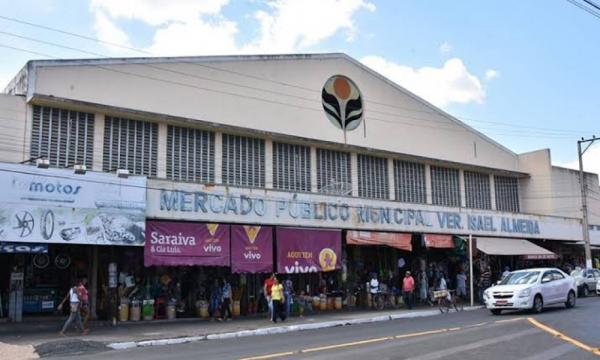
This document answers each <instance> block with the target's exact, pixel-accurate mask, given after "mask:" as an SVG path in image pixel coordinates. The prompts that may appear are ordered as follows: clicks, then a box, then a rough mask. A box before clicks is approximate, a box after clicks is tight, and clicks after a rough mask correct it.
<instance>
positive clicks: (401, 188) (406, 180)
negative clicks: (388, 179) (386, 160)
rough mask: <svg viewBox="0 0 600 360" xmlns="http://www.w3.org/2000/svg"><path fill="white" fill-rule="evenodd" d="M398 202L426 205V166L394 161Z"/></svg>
mask: <svg viewBox="0 0 600 360" xmlns="http://www.w3.org/2000/svg"><path fill="white" fill-rule="evenodd" d="M394 179H395V183H396V200H398V201H402V202H409V203H420V204H424V203H425V202H427V194H426V193H425V191H426V185H425V165H423V164H417V163H412V162H407V161H400V160H394Z"/></svg>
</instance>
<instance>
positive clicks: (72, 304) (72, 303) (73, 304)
mask: <svg viewBox="0 0 600 360" xmlns="http://www.w3.org/2000/svg"><path fill="white" fill-rule="evenodd" d="M80 297H81V295H80V293H79V290H78V288H77V285H74V286H73V287H71V289H70V290H69V292H68V293H67V295H66V296H65V298H64V299H63V301H61V303H60V304H59V305H58V310H59V311H60V310H62V308H63V305H64V303H65V302H66V301H67V299H68V300H69V317H68V318H67V321H65V324H64V325H63V328H62V330H61V331H60V333H59V334H60V335H65V331H67V329H68V328H69V326H70V325H71V323H73V321H75V326H76V327H77V328H79V330H80V331H81V333H82V334H84V335H85V334H87V331H85V330H84V328H83V324H82V323H81V314H80V313H79V310H80V307H81V299H80Z"/></svg>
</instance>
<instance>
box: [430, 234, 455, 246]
mask: <svg viewBox="0 0 600 360" xmlns="http://www.w3.org/2000/svg"><path fill="white" fill-rule="evenodd" d="M423 240H424V241H425V246H427V247H428V248H439V249H452V248H454V240H453V239H452V235H435V234H425V235H423Z"/></svg>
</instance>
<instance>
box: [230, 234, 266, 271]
mask: <svg viewBox="0 0 600 360" xmlns="http://www.w3.org/2000/svg"><path fill="white" fill-rule="evenodd" d="M272 271H273V228H272V227H270V226H251V225H231V272H232V273H268V272H272Z"/></svg>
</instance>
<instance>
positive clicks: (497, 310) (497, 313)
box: [490, 309, 502, 315]
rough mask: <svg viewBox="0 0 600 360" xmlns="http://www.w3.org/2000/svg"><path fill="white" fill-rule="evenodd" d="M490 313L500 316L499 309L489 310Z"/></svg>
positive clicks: (500, 311)
mask: <svg viewBox="0 0 600 360" xmlns="http://www.w3.org/2000/svg"><path fill="white" fill-rule="evenodd" d="M490 311H491V313H492V314H494V315H500V314H501V313H502V310H501V309H491V310H490Z"/></svg>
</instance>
